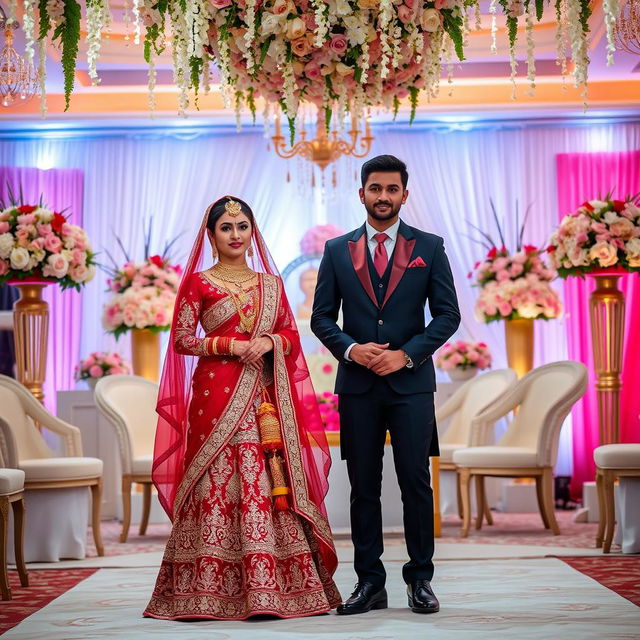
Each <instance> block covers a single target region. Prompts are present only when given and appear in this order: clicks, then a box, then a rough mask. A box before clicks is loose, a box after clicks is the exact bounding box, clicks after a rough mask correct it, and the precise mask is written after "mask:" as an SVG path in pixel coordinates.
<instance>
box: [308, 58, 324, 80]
mask: <svg viewBox="0 0 640 640" xmlns="http://www.w3.org/2000/svg"><path fill="white" fill-rule="evenodd" d="M304 73H305V75H306V76H307V78H309V79H310V80H317V79H318V78H319V77H320V76H321V73H320V66H319V65H318V64H317V63H316V62H314V61H313V60H312V61H311V62H307V64H306V65H305V66H304Z"/></svg>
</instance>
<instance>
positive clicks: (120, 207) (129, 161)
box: [0, 123, 640, 473]
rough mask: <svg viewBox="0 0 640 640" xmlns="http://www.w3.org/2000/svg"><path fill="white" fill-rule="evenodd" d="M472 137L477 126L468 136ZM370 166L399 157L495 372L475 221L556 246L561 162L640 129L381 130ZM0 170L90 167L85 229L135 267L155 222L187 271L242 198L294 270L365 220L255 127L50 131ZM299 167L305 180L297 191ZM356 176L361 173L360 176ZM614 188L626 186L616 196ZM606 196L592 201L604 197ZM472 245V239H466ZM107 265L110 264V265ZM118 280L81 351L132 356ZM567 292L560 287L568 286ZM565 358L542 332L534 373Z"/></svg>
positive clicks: (346, 193)
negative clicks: (112, 332) (220, 219)
mask: <svg viewBox="0 0 640 640" xmlns="http://www.w3.org/2000/svg"><path fill="white" fill-rule="evenodd" d="M467 128H469V127H467ZM374 135H375V136H376V140H375V142H374V145H373V149H372V151H371V154H370V155H371V156H374V155H377V154H380V153H391V154H394V155H397V156H398V157H400V158H402V159H403V160H405V161H406V162H407V164H408V168H409V174H410V178H409V190H410V197H409V201H408V203H407V205H406V206H405V207H404V208H403V217H404V219H405V221H406V222H408V223H409V224H412V225H414V226H416V227H419V228H421V229H424V230H426V231H430V232H433V233H436V234H438V235H441V236H443V237H444V238H445V246H446V249H447V252H448V255H449V258H450V260H451V264H452V267H453V271H454V275H455V279H456V284H457V289H458V295H459V299H460V306H461V310H462V318H463V320H462V324H461V327H460V330H459V332H458V334H457V336H456V337H460V338H465V339H474V340H483V341H485V342H487V343H488V344H489V346H490V348H491V351H492V352H493V354H494V367H503V366H505V365H506V355H505V349H504V337H503V327H502V324H501V323H493V324H490V325H484V324H479V323H477V322H476V321H475V319H474V316H473V305H474V300H475V297H476V292H475V290H474V289H472V288H471V286H470V281H469V280H468V279H467V273H468V271H469V270H470V268H471V267H472V266H473V263H474V262H475V261H476V260H478V259H479V258H480V257H481V256H482V254H483V249H482V247H481V246H480V245H477V244H475V243H473V242H472V241H471V240H470V239H469V238H468V237H466V235H469V234H470V235H474V232H473V230H472V229H471V228H470V226H469V225H468V222H472V223H473V224H475V225H476V226H479V227H481V228H482V229H485V230H489V231H491V232H492V233H493V232H494V231H495V229H494V227H493V222H492V220H491V217H490V216H491V214H490V208H489V198H493V200H494V202H495V203H496V207H497V210H498V212H499V215H500V216H504V217H505V219H506V230H507V236H508V239H509V242H512V238H513V237H514V235H515V221H514V218H513V216H514V212H515V202H516V200H517V201H518V203H519V206H520V211H521V212H522V211H524V209H525V208H526V206H527V205H529V204H531V205H532V212H531V216H530V219H529V224H528V226H527V230H526V233H525V241H527V242H530V243H532V244H544V243H545V242H546V240H547V238H548V236H549V235H550V233H551V231H552V230H553V227H554V225H555V224H556V222H557V219H558V211H557V197H556V181H555V155H556V154H557V153H565V152H579V151H581V152H588V151H623V150H632V149H640V123H604V124H591V125H590V126H569V125H563V126H559V125H545V126H541V125H535V126H533V125H532V126H523V125H513V124H509V123H506V124H503V125H500V126H498V125H495V126H492V127H491V128H487V127H486V126H483V127H482V128H470V130H462V129H461V128H460V127H455V128H451V127H447V128H441V129H433V128H425V127H421V126H420V125H414V126H413V127H408V126H406V125H385V126H378V127H375V128H374ZM0 165H5V166H25V167H39V168H49V167H56V168H79V169H82V170H83V171H84V175H85V202H84V226H85V229H86V231H87V233H88V234H89V237H90V238H91V239H92V241H93V245H94V248H95V249H96V250H97V251H102V250H104V249H108V250H109V252H110V253H112V254H113V255H114V256H115V257H116V259H117V260H119V261H120V260H124V256H123V255H122V254H121V253H120V251H119V249H118V248H117V246H116V241H115V238H116V237H118V238H120V239H121V240H122V242H123V244H124V245H125V247H127V249H128V251H129V253H130V255H131V256H132V257H133V258H142V249H143V221H144V220H145V219H147V218H148V217H149V216H152V217H153V235H152V251H153V252H156V251H158V250H160V249H161V247H162V246H163V245H164V242H165V241H166V240H167V239H171V238H174V237H175V236H176V235H178V234H181V233H182V235H181V236H180V239H179V241H178V242H177V243H176V247H175V250H174V255H175V256H177V257H179V258H181V259H185V258H186V256H187V255H188V252H189V250H190V247H191V243H192V241H193V237H194V235H195V233H196V230H197V228H198V226H199V224H200V221H201V216H202V215H203V212H204V210H205V208H206V207H207V205H208V204H209V203H210V202H212V201H213V200H215V199H217V198H218V197H220V196H222V195H224V194H235V195H238V196H240V197H242V198H244V199H245V200H247V201H248V202H249V203H250V204H251V205H252V207H253V208H254V210H255V212H256V215H257V219H258V223H259V225H260V228H261V230H262V232H263V234H264V236H265V238H266V241H267V243H268V245H269V247H270V249H271V251H272V253H273V255H274V257H275V259H276V261H277V263H278V266H279V267H280V268H281V269H282V268H284V267H285V266H286V265H287V264H288V263H289V262H290V261H291V260H293V259H294V258H295V257H297V256H298V255H299V253H300V250H299V245H298V243H299V240H300V238H301V236H302V234H303V233H304V231H306V230H307V229H308V228H309V227H310V226H312V225H314V224H318V223H320V222H321V223H324V222H329V223H332V224H336V225H338V226H339V227H342V228H343V229H344V230H345V231H346V230H350V229H353V228H355V227H357V226H359V225H360V224H362V222H363V220H364V210H363V207H362V205H361V204H360V202H359V199H358V195H357V187H358V185H357V183H355V182H353V183H352V184H351V185H344V187H343V188H342V189H341V190H340V191H339V192H338V193H337V195H336V197H333V198H329V199H325V198H322V197H321V196H320V195H319V194H318V193H317V190H318V189H319V187H316V193H313V192H312V191H311V189H307V192H306V195H305V193H304V192H303V191H301V190H300V189H299V187H298V186H297V185H296V175H297V174H296V171H295V163H291V162H290V164H289V165H288V164H287V161H284V160H281V159H280V158H277V157H276V156H275V154H274V153H273V152H270V151H267V144H266V141H265V139H264V138H263V136H262V133H261V132H258V131H257V129H252V130H248V131H246V132H243V133H240V134H238V133H235V132H231V131H228V130H222V131H216V130H215V129H214V130H210V131H207V132H194V133H193V134H191V135H183V134H180V133H177V132H176V131H175V130H172V129H171V128H167V129H166V130H162V131H159V132H154V133H149V132H145V131H130V132H115V133H104V132H103V133H101V132H95V133H93V134H87V133H86V132H83V133H74V132H73V131H70V134H69V136H56V137H51V138H48V137H46V134H42V133H41V132H38V133H32V134H31V135H29V134H28V133H27V134H22V136H19V137H16V136H15V135H13V134H11V133H9V132H7V133H5V134H2V133H0ZM289 166H292V167H293V169H294V171H292V176H293V181H292V182H287V181H286V179H285V176H286V173H287V167H289ZM356 166H357V167H359V166H360V164H357V165H356ZM612 186H614V185H612ZM595 195H597V194H585V197H592V196H595ZM465 234H466V235H465ZM100 260H101V262H104V263H106V262H107V258H106V255H105V254H104V253H103V254H102V255H101V256H100ZM106 279H107V276H106V274H104V273H99V274H98V277H97V278H96V280H95V281H94V282H92V283H91V284H90V285H89V286H88V287H86V289H85V291H84V293H83V295H84V296H85V299H84V304H83V318H82V342H81V345H80V353H81V354H83V355H84V354H86V353H88V352H89V351H92V350H96V349H112V348H117V349H118V350H120V351H121V352H122V353H123V354H128V352H129V346H128V342H127V338H126V336H125V337H123V338H121V340H120V343H119V344H117V345H116V343H115V341H114V340H113V338H111V337H110V336H108V335H106V334H105V333H104V332H103V330H102V326H101V322H100V320H101V313H102V305H103V303H104V301H105V299H106V296H107V294H106V293H105V289H106ZM558 290H559V291H561V287H558ZM563 358H566V340H565V328H564V323H563V321H562V320H558V321H552V322H546V323H545V322H537V323H536V350H535V362H536V365H539V364H542V363H545V362H550V361H554V360H560V359H563ZM570 435H571V434H570V429H564V430H563V436H562V438H563V439H562V446H561V454H560V460H559V464H558V468H557V471H558V472H560V473H570V471H571V456H570V448H571V440H570Z"/></svg>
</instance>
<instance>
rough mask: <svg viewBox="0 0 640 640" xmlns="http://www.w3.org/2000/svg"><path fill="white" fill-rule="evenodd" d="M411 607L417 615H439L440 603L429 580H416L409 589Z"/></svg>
mask: <svg viewBox="0 0 640 640" xmlns="http://www.w3.org/2000/svg"><path fill="white" fill-rule="evenodd" d="M407 593H408V594H409V606H410V607H411V611H414V612H415V613H437V612H438V611H440V603H439V602H438V598H436V596H435V593H433V589H432V588H431V584H430V583H429V581H428V580H416V581H415V582H412V583H411V584H410V585H409V586H408V587H407Z"/></svg>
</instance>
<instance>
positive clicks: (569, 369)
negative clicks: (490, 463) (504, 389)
mask: <svg viewBox="0 0 640 640" xmlns="http://www.w3.org/2000/svg"><path fill="white" fill-rule="evenodd" d="M518 386H519V387H520V388H519V389H518V391H519V392H520V398H521V401H520V404H519V406H518V410H517V412H516V414H515V417H514V418H513V420H512V422H511V424H510V425H509V428H508V429H507V431H506V432H505V433H504V434H503V436H502V437H501V438H500V440H499V442H498V444H499V445H504V446H508V447H526V448H528V449H535V450H536V451H537V452H538V457H537V463H538V465H540V466H554V465H555V463H556V458H557V456H558V442H559V439H560V428H561V427H562V423H563V422H564V419H565V418H566V417H567V415H568V414H569V411H571V407H573V405H574V404H575V403H576V402H577V401H578V400H579V399H580V398H581V397H582V395H583V394H584V392H585V391H586V389H587V368H586V367H585V366H584V365H583V364H582V363H581V362H573V361H571V360H564V361H561V362H552V363H550V364H545V365H543V366H541V367H537V368H536V369H533V370H532V371H529V373H527V374H526V375H525V376H524V377H523V378H522V379H521V380H519V382H518Z"/></svg>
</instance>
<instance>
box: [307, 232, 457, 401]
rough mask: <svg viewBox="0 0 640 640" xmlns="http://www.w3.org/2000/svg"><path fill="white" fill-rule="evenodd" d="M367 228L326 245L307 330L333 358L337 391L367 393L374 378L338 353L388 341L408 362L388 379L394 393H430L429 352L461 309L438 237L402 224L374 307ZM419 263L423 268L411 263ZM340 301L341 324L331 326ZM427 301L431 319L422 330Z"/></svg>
mask: <svg viewBox="0 0 640 640" xmlns="http://www.w3.org/2000/svg"><path fill="white" fill-rule="evenodd" d="M368 251H369V250H368V248H367V235H366V231H365V226H364V225H363V226H362V227H360V228H359V229H356V230H355V231H352V232H351V233H348V234H346V235H343V236H340V237H339V238H334V239H333V240H329V241H328V242H327V243H326V245H325V249H324V255H323V258H322V262H321V264H320V269H319V273H318V284H317V287H316V292H315V297H314V303H313V313H312V316H311V329H312V331H313V332H314V333H315V335H316V336H317V337H318V338H319V339H320V341H321V342H322V344H324V345H325V347H327V349H329V351H331V353H332V354H333V355H334V356H335V358H336V359H337V360H338V362H339V363H340V364H339V367H338V377H337V379H336V387H335V391H336V393H342V394H345V393H354V394H360V393H366V392H367V391H369V390H370V388H371V387H372V385H373V383H374V381H375V379H376V378H377V375H376V374H375V373H373V372H372V371H370V370H369V369H367V368H366V367H363V366H361V365H359V364H357V363H355V362H349V361H347V360H345V358H344V354H345V351H346V350H347V348H348V347H349V345H351V344H353V343H354V342H357V343H360V344H362V343H365V342H377V343H380V344H385V343H387V342H388V343H389V348H390V349H403V350H404V351H405V352H406V353H407V354H408V355H409V357H410V358H411V359H412V360H413V363H414V366H413V368H411V369H408V368H406V367H405V368H402V369H400V371H396V372H395V373H392V374H390V375H388V376H386V379H387V380H388V382H389V385H390V386H391V388H392V389H393V390H394V391H395V392H396V393H399V394H412V393H425V392H431V391H435V388H436V384H435V372H434V368H433V361H432V358H431V356H432V354H433V353H434V351H436V349H438V348H439V347H440V346H441V345H443V344H444V343H445V342H446V341H447V340H448V339H449V338H450V337H451V335H453V333H455V331H456V329H457V328H458V325H459V324H460V311H459V309H458V300H457V297H456V291H455V287H454V283H453V276H452V274H451V268H450V266H449V261H448V260H447V256H446V255H445V252H444V243H443V240H442V238H440V237H439V236H436V235H433V234H431V233H426V232H424V231H420V230H419V229H415V228H413V227H410V226H409V225H407V224H405V223H404V222H402V221H401V222H400V226H399V229H398V236H397V239H396V246H395V249H394V252H393V264H392V266H391V272H390V277H389V283H388V286H387V289H386V292H385V295H384V299H383V301H382V303H381V304H380V303H378V300H377V297H376V295H375V292H374V289H373V284H372V282H371V275H370V272H369V266H368V263H367V252H368ZM417 258H421V259H422V262H423V263H424V265H425V266H413V267H411V268H408V267H409V265H410V264H411V263H412V262H414V261H415V260H416V259H417ZM341 304H342V315H343V327H342V328H340V327H339V326H338V324H337V320H338V313H339V311H340V305H341ZM425 304H428V305H429V311H430V312H431V317H432V320H431V322H429V324H428V325H427V326H426V327H425V315H424V308H425Z"/></svg>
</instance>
